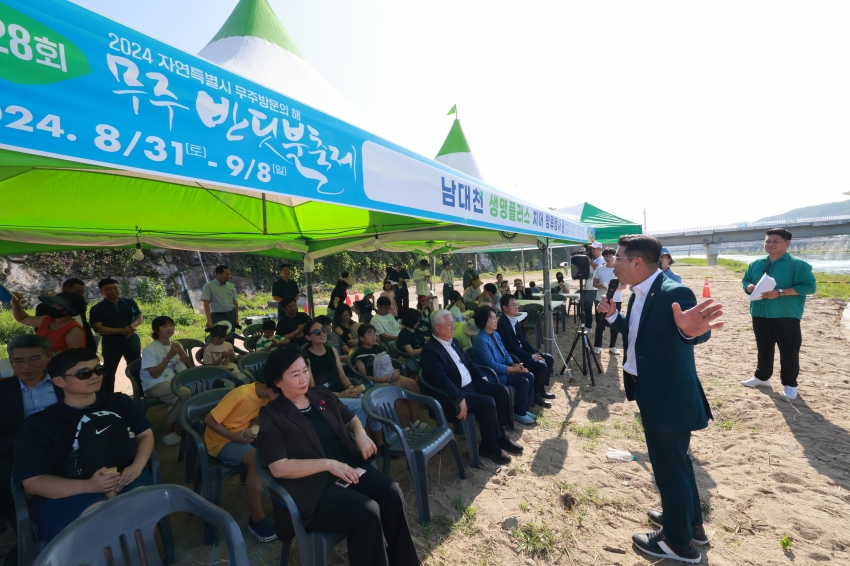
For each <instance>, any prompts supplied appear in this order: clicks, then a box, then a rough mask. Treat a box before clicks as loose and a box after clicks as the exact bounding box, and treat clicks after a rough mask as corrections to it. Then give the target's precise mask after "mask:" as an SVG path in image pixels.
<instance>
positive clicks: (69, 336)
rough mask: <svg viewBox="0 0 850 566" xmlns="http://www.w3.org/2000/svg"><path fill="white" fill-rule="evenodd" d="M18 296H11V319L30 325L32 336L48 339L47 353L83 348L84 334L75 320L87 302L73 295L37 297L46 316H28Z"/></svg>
mask: <svg viewBox="0 0 850 566" xmlns="http://www.w3.org/2000/svg"><path fill="white" fill-rule="evenodd" d="M21 299H22V296H21V294H20V293H12V316H14V317H15V320H17V321H18V322H20V323H21V324H26V325H27V326H32V327H33V328H35V329H36V330H35V333H36V334H38V335H39V336H44V337H46V338H47V339H48V340H50V351H51V352H61V351H62V350H67V349H69V348H85V347H86V333H85V330H83V326H82V324H80V323H79V322H77V321H76V320H74V317H75V316H77V315H78V314H79V313H80V312H85V310H86V302H85V301H84V300H83V298H82V297H80V296H79V295H76V294H73V293H59V294H58V295H56V296H55V297H47V296H42V297H39V298H38V300H40V301H41V302H42V303H45V304H47V306H48V314H46V315H44V316H30V315H29V314H28V313H27V311H25V310H24V308H23V307H22V306H21Z"/></svg>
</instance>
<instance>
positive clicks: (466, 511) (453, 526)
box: [431, 495, 478, 537]
mask: <svg viewBox="0 0 850 566" xmlns="http://www.w3.org/2000/svg"><path fill="white" fill-rule="evenodd" d="M452 507H454V509H455V510H456V511H458V512H459V513H460V517H458V518H457V519H456V520H452V519H450V518H449V517H448V516H447V515H446V514H445V513H440V514H438V515H436V516H434V518H433V519H431V524H432V525H433V526H435V527H439V528H441V529H444V530H445V531H447V532H448V533H449V534H453V533H458V534H460V535H463V536H467V537H468V536H472V535H474V534H476V533H477V532H478V526H477V525H476V524H475V519H476V518H477V517H478V509H477V508H475V507H471V506H465V505H464V504H463V499H462V498H461V496H460V495H456V496H455V497H454V498H453V499H452Z"/></svg>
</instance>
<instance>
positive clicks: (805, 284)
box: [741, 228, 817, 399]
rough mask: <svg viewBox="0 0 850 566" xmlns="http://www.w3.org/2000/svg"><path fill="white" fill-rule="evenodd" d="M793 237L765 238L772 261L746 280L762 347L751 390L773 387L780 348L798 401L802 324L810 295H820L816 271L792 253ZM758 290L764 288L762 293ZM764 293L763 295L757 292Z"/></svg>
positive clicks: (775, 234) (757, 265)
mask: <svg viewBox="0 0 850 566" xmlns="http://www.w3.org/2000/svg"><path fill="white" fill-rule="evenodd" d="M790 247H791V232H789V231H788V230H786V229H784V228H771V229H770V230H768V231H767V232H766V236H765V238H764V251H766V252H767V257H765V258H761V259H757V260H755V261H754V262H752V263H751V264H750V266H749V268H747V272H746V273H745V274H744V279H743V280H742V283H743V286H744V291H745V292H746V293H747V294H748V295H750V314H751V315H752V317H753V332H754V333H755V335H756V347H757V348H758V365H757V367H756V372H755V375H754V376H753V377H751V378H750V379H745V380H744V381H742V382H741V385H744V386H745V387H771V384H770V376H771V375H773V356H774V351H775V348H776V346H777V345H778V346H779V361H780V364H781V365H782V368H781V371H780V374H779V375H780V379H781V380H782V385H784V386H785V390H784V391H783V392H782V396H783V397H785V398H786V399H796V398H797V375H798V374H799V373H800V345H801V344H802V343H803V337H802V335H801V333H800V319H802V318H803V308H804V307H805V306H806V295H811V294H813V293H814V292H815V290H816V287H817V285H816V283H815V276H814V275H812V266H811V265H809V264H808V263H806V262H805V261H803V260H801V259H799V258H796V257H794V256H792V255H791V254H790V253H788V249H789V248H790ZM757 288H758V289H757ZM754 291H758V292H754Z"/></svg>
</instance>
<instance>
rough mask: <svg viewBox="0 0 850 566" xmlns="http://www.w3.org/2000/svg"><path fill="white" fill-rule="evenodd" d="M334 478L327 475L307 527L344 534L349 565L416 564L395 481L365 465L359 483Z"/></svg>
mask: <svg viewBox="0 0 850 566" xmlns="http://www.w3.org/2000/svg"><path fill="white" fill-rule="evenodd" d="M336 480H337V478H336V476H333V475H331V478H330V479H329V480H328V484H327V486H326V487H325V491H324V493H323V494H322V497H321V498H320V499H319V502H318V503H317V504H316V508H315V510H314V511H313V516H312V517H311V518H310V521H309V522H308V523H307V530H310V531H325V532H329V533H345V534H346V535H347V536H348V562H349V564H351V565H352V566H408V565H414V566H415V565H417V564H419V557H417V556H416V549H415V548H414V547H413V539H412V538H411V537H410V529H409V528H408V526H407V512H406V511H405V508H404V495H403V494H402V492H401V488H400V487H399V486H398V484H397V483H396V482H395V481H393V480H392V478H389V477H387V476H385V475H384V474H382V473H381V472H379V471H378V470H376V469H375V468H373V467H371V466H366V473H365V474H363V475H362V476H360V482H358V483H355V484H351V485H349V486H348V487H346V488H342V487H340V486H338V485H336V483H335V482H336ZM384 538H386V539H387V545H386V547H385V546H384Z"/></svg>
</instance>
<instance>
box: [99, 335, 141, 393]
mask: <svg viewBox="0 0 850 566" xmlns="http://www.w3.org/2000/svg"><path fill="white" fill-rule="evenodd" d="M100 343H101V350H102V352H101V353H102V354H103V384H102V385H101V386H100V390H101V391H102V392H103V393H113V392H114V391H115V373H116V372H117V371H118V364H119V363H121V358H124V360H125V361H126V362H127V365H130V363H131V362H134V361H136V360H138V359H139V358H141V357H142V342H141V340H139V335H138V334H131V335H130V337H129V338H125V337H124V336H123V335H119V334H111V335H109V336H104V337H103V340H101V341H100Z"/></svg>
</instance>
